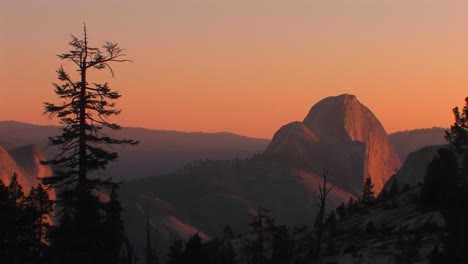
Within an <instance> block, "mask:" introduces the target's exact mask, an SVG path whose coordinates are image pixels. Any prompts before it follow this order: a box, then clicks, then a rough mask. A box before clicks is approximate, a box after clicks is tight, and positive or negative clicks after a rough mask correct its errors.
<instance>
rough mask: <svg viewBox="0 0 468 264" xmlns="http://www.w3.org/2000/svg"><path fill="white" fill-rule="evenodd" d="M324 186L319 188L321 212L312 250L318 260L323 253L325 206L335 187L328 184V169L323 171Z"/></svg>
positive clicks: (319, 207) (318, 215)
mask: <svg viewBox="0 0 468 264" xmlns="http://www.w3.org/2000/svg"><path fill="white" fill-rule="evenodd" d="M322 179H323V181H322V184H320V185H319V186H318V189H319V196H318V199H319V201H318V202H317V207H318V209H319V212H318V213H317V217H316V218H315V222H314V227H315V235H316V239H317V242H316V243H315V248H314V249H313V250H312V253H313V254H312V255H313V256H314V257H316V258H319V257H320V253H321V246H322V236H323V229H324V218H325V206H326V202H327V196H328V194H329V193H330V191H331V190H332V189H333V187H334V185H333V184H331V185H330V184H329V183H328V169H324V170H323V171H322Z"/></svg>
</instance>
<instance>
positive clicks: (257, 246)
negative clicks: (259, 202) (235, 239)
mask: <svg viewBox="0 0 468 264" xmlns="http://www.w3.org/2000/svg"><path fill="white" fill-rule="evenodd" d="M268 212H269V210H268V209H265V208H263V207H261V206H260V207H258V209H257V212H256V214H255V215H253V216H252V220H251V222H250V223H249V226H250V236H251V237H247V238H246V239H245V241H244V252H245V255H246V257H247V259H248V263H250V264H263V263H266V262H267V258H266V256H265V233H266V232H267V229H268V228H269V227H271V226H272V225H273V219H271V218H270V217H268V215H267V213H268Z"/></svg>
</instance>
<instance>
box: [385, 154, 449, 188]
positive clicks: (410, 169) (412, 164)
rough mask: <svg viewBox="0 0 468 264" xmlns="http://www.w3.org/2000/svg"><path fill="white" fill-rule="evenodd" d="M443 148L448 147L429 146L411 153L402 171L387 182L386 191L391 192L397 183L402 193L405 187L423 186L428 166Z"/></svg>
mask: <svg viewBox="0 0 468 264" xmlns="http://www.w3.org/2000/svg"><path fill="white" fill-rule="evenodd" d="M443 147H447V145H436V146H428V147H424V148H422V149H420V150H418V151H415V152H413V153H410V154H409V155H408V158H407V159H406V160H405V162H404V163H403V165H402V166H401V169H400V170H398V172H397V173H396V174H395V175H393V176H392V177H391V178H390V179H389V180H388V181H387V183H386V184H385V189H386V190H390V188H391V186H392V185H393V183H394V182H395V181H396V184H397V186H398V189H399V190H400V191H401V190H402V189H403V188H404V186H405V185H408V187H416V186H417V185H418V184H422V183H423V182H424V177H426V173H427V166H428V165H429V163H430V162H431V161H432V160H433V159H434V157H435V155H436V154H437V151H438V150H439V149H440V148H443Z"/></svg>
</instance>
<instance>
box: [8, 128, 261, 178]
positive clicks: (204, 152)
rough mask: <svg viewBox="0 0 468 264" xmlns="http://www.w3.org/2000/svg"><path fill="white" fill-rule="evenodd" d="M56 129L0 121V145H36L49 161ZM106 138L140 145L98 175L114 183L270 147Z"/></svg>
mask: <svg viewBox="0 0 468 264" xmlns="http://www.w3.org/2000/svg"><path fill="white" fill-rule="evenodd" d="M59 129H60V127H57V126H39V125H32V124H27V123H20V122H15V121H0V145H1V146H3V147H4V148H5V149H12V148H16V147H19V146H23V145H26V144H35V145H36V146H38V147H39V149H40V150H42V151H43V152H44V154H45V156H46V157H47V158H51V156H52V155H53V154H54V153H55V151H56V150H55V149H53V148H51V147H47V144H48V141H47V138H48V137H49V136H54V135H57V134H58V132H59ZM109 134H110V136H112V137H115V138H133V139H136V140H139V141H140V144H139V145H137V146H134V147H128V148H120V147H119V148H116V149H115V150H116V151H118V152H119V157H120V158H119V160H118V161H117V162H114V163H111V164H110V165H109V167H108V169H107V170H106V171H105V172H102V171H100V172H98V173H100V175H105V176H109V177H113V178H114V179H116V180H131V179H136V178H141V177H145V176H149V175H154V174H160V173H167V172H170V171H174V170H176V169H178V168H180V167H182V166H184V165H186V164H188V163H190V162H192V161H194V160H203V159H235V158H247V157H250V156H252V155H253V154H255V153H261V152H263V151H264V150H265V148H266V146H267V145H268V143H269V140H266V139H257V138H249V137H244V136H240V135H235V134H231V133H198V132H196V133H185V132H177V131H160V130H150V129H144V128H123V129H122V130H121V131H118V132H111V133H109Z"/></svg>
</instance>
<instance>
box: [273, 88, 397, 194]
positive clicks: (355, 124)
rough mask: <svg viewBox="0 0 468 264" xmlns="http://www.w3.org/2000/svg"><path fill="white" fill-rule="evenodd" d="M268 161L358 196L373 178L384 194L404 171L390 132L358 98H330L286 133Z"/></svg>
mask: <svg viewBox="0 0 468 264" xmlns="http://www.w3.org/2000/svg"><path fill="white" fill-rule="evenodd" d="M265 155H266V156H269V157H273V158H277V159H281V160H283V161H286V162H289V163H291V164H292V165H295V166H304V167H305V168H307V169H309V170H311V171H315V172H316V173H319V172H320V171H321V170H323V169H328V170H329V177H330V180H331V181H332V182H333V183H334V184H336V185H337V186H340V187H341V188H342V189H343V190H345V191H347V192H350V193H353V194H356V195H357V194H359V193H360V192H361V190H362V184H363V181H364V180H365V178H367V177H370V178H371V179H372V181H373V183H374V190H375V192H376V193H379V192H380V191H381V190H382V188H383V186H384V184H385V182H386V181H387V180H388V179H389V178H390V177H391V176H392V175H393V174H394V173H395V171H396V170H397V169H398V168H399V167H400V160H399V158H398V155H397V153H396V151H395V149H394V147H393V146H392V144H391V142H390V139H389V137H388V135H387V133H386V132H385V129H384V128H383V126H382V125H381V123H380V122H379V120H378V119H377V118H376V117H375V116H374V114H373V113H372V112H371V111H370V110H369V109H368V108H367V107H366V106H364V105H363V104H361V103H360V102H359V101H358V99H357V98H356V97H355V96H354V95H349V94H343V95H339V96H333V97H327V98H325V99H323V100H321V101H320V102H318V103H317V104H315V105H314V106H313V107H312V108H311V110H310V111H309V113H308V115H307V116H306V117H305V119H304V121H303V122H294V123H291V124H288V125H286V126H284V127H282V128H281V129H280V130H279V131H278V132H277V133H276V134H275V136H274V137H273V140H272V142H271V143H270V145H269V146H268V148H267V150H266V152H265Z"/></svg>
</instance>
